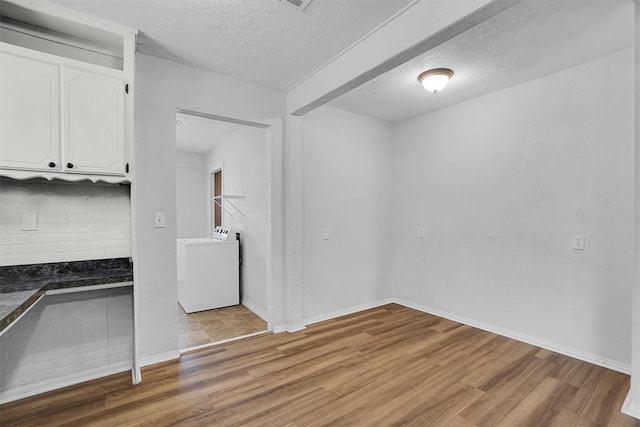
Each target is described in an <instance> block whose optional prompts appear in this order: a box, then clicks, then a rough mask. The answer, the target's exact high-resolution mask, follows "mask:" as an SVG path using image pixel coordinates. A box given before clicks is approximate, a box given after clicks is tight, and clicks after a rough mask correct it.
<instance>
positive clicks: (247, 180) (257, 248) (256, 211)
mask: <svg viewBox="0 0 640 427" xmlns="http://www.w3.org/2000/svg"><path fill="white" fill-rule="evenodd" d="M269 152H270V151H269V141H268V139H267V131H266V130H265V129H261V128H254V127H249V126H239V127H238V129H237V130H236V131H234V132H233V133H232V134H231V135H230V136H229V137H228V138H227V139H226V140H225V141H224V142H223V143H222V144H217V145H216V148H214V149H213V151H212V152H211V153H209V155H208V156H207V161H206V165H207V167H206V170H207V173H206V175H205V180H206V182H207V183H209V182H210V180H211V179H210V173H211V172H212V171H214V170H215V169H216V168H218V167H219V166H220V165H223V164H224V171H223V178H222V182H223V188H222V193H223V194H230V195H237V196H244V197H245V198H244V199H241V200H233V201H232V203H234V204H235V205H236V206H238V208H240V209H241V210H242V213H244V214H245V216H244V217H243V216H242V215H240V214H238V213H237V212H235V211H234V209H233V207H231V206H230V205H229V204H228V203H227V205H226V208H227V209H228V210H229V211H230V212H231V213H232V214H233V216H232V215H230V214H228V213H225V212H224V211H223V219H222V224H223V225H225V226H228V227H231V228H232V231H233V232H234V233H235V232H239V233H240V234H241V240H242V275H241V277H242V279H241V280H242V302H243V303H244V304H246V305H247V306H248V307H249V308H251V309H255V311H256V314H258V315H259V316H262V317H266V313H267V310H268V306H267V262H268V254H267V250H268V247H269V233H270V228H271V209H270V202H271V187H270V184H271V173H270V165H269ZM209 191H210V189H208V190H207V193H208V192H209ZM224 203H225V202H223V204H224ZM208 215H209V216H208V218H211V216H210V215H211V210H210V209H209V210H208ZM256 308H257V309H256Z"/></svg>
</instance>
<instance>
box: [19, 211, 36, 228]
mask: <svg viewBox="0 0 640 427" xmlns="http://www.w3.org/2000/svg"><path fill="white" fill-rule="evenodd" d="M37 229H38V214H37V213H23V214H22V230H23V231H36V230H37Z"/></svg>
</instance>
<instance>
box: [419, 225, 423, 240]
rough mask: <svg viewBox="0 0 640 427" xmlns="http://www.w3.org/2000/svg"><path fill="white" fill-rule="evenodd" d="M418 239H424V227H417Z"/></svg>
mask: <svg viewBox="0 0 640 427" xmlns="http://www.w3.org/2000/svg"><path fill="white" fill-rule="evenodd" d="M418 238H419V239H424V227H418Z"/></svg>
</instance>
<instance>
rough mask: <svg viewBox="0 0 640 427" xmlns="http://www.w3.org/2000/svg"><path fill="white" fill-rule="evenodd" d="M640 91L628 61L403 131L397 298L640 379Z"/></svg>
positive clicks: (475, 104)
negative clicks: (638, 313)
mask: <svg viewBox="0 0 640 427" xmlns="http://www.w3.org/2000/svg"><path fill="white" fill-rule="evenodd" d="M603 76H615V78H612V79H607V80H606V84H605V83H604V82H603ZM633 84H634V83H633V56H632V53H631V51H623V52H619V53H616V54H614V55H611V56H608V57H605V58H602V59H599V60H596V61H593V62H590V63H587V64H583V65H580V66H578V67H575V68H571V69H568V70H565V71H562V72H559V73H556V74H552V75H549V76H546V77H544V78H541V79H538V80H534V81H531V82H527V83H524V84H520V85H517V86H514V87H511V88H508V89H505V90H501V91H499V92H495V93H492V94H489V95H486V96H483V97H480V98H476V99H473V100H470V101H468V102H465V103H462V104H458V105H456V106H453V107H450V108H447V109H444V110H440V111H438V112H435V113H431V114H428V115H425V116H421V117H418V118H416V119H413V120H411V121H408V122H404V123H402V124H400V125H398V126H397V128H396V132H395V139H396V141H395V144H394V146H393V158H394V171H395V172H394V174H395V178H396V179H395V182H394V186H393V191H392V192H393V193H394V194H395V200H394V201H393V206H394V207H395V214H394V218H393V223H394V224H395V226H396V227H395V231H394V234H395V236H396V238H395V248H396V252H395V294H396V297H398V298H400V299H403V300H406V301H410V302H412V303H414V304H419V305H423V306H427V307H430V308H434V309H437V310H441V311H443V312H447V313H450V314H453V315H455V316H461V317H465V318H468V319H472V320H473V321H475V322H482V323H484V324H488V325H492V326H495V327H498V328H502V329H503V330H506V331H511V332H513V333H515V334H517V335H520V336H524V337H531V338H535V339H536V340H544V341H546V342H548V343H551V344H557V345H560V346H562V347H564V348H568V349H572V350H574V351H575V352H578V353H580V354H583V355H584V354H586V355H593V356H595V357H596V358H601V359H607V360H609V361H613V362H616V363H618V364H619V365H625V366H628V364H629V362H630V358H629V355H630V343H631V330H630V319H631V295H632V292H631V291H632V278H633V258H632V254H633V251H632V249H633V248H632V212H633V210H632V203H633V186H632V184H633V126H634V125H633V123H634V113H633V111H634V109H633V91H631V90H630V89H629V88H631V87H633ZM420 226H424V227H425V229H426V237H425V238H424V239H418V237H417V231H418V227H420ZM574 233H580V234H584V235H585V242H586V248H585V250H584V251H575V250H572V248H571V246H572V235H573V234H574Z"/></svg>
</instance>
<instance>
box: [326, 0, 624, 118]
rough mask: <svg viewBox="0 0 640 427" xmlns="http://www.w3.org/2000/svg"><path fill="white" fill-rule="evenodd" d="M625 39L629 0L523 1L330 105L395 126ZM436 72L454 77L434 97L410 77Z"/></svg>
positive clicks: (560, 67) (610, 48)
mask: <svg viewBox="0 0 640 427" xmlns="http://www.w3.org/2000/svg"><path fill="white" fill-rule="evenodd" d="M632 41H633V0H525V1H524V2H522V3H520V4H518V5H516V6H514V7H512V8H511V9H508V10H507V11H505V12H503V13H501V14H500V15H497V16H496V17H494V18H492V19H489V20H487V21H485V22H484V23H482V24H480V25H479V26H477V27H475V28H473V29H471V30H469V31H467V32H465V33H463V34H461V35H459V36H457V37H455V38H454V39H452V40H450V41H448V42H446V43H445V44H443V45H441V46H439V47H437V48H435V49H433V50H431V51H429V52H427V53H425V54H423V55H421V56H418V57H416V58H414V59H413V60H411V61H409V62H407V63H405V64H403V65H401V66H399V67H397V68H395V69H394V70H392V71H389V72H387V73H386V74H383V75H381V76H380V77H378V78H376V79H374V80H372V81H370V82H368V83H366V84H364V85H362V86H360V87H359V88H357V89H354V90H352V91H351V92H349V93H347V94H345V95H343V96H341V97H339V98H336V99H335V100H334V101H332V102H330V104H331V105H333V106H335V107H338V108H342V109H345V110H349V111H353V112H356V113H360V114H364V115H367V116H370V117H376V118H380V119H383V120H386V121H389V122H399V121H402V120H406V119H409V118H412V117H415V116H418V115H420V114H424V113H428V112H430V111H434V110H438V109H441V108H445V107H447V106H450V105H453V104H456V103H459V102H462V101H465V100H467V99H471V98H473V97H476V96H480V95H483V94H486V93H489V92H492V91H495V90H499V89H502V88H505V87H509V86H512V85H515V84H518V83H522V82H525V81H529V80H532V79H535V78H539V77H542V76H544V75H547V74H550V73H553V72H556V71H560V70H563V69H567V68H570V67H572V66H575V65H578V64H581V63H584V62H587V61H589V60H593V59H596V58H599V57H601V56H604V55H607V54H609V53H613V52H616V51H619V50H621V49H624V48H630V47H631V46H632ZM437 67H447V68H451V69H453V70H454V72H455V75H454V76H453V78H452V79H451V81H450V82H449V85H448V86H447V87H446V88H445V89H444V90H443V91H442V92H440V93H438V94H437V95H434V94H431V93H428V92H426V91H425V90H424V89H422V86H421V85H420V83H419V82H418V80H417V76H418V74H420V72H422V71H424V70H427V69H430V68H437Z"/></svg>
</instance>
